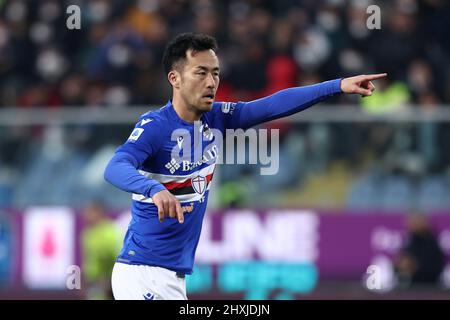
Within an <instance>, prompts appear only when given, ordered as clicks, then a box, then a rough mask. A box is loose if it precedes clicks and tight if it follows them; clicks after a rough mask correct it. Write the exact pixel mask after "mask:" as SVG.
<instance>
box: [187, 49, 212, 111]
mask: <svg viewBox="0 0 450 320" xmlns="http://www.w3.org/2000/svg"><path fill="white" fill-rule="evenodd" d="M218 86H219V59H218V58H217V56H216V54H215V52H214V51H213V50H207V51H199V52H192V50H188V51H187V52H186V62H185V63H184V66H182V70H180V87H179V90H180V94H181V97H182V98H183V100H184V101H185V102H186V103H187V105H188V107H189V108H193V109H195V111H197V112H199V113H203V112H207V111H210V110H211V108H212V105H213V102H214V99H215V96H216V91H217V88H218Z"/></svg>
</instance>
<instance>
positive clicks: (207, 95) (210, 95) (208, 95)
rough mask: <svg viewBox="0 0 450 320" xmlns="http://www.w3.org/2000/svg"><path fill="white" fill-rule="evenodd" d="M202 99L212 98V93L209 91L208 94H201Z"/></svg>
mask: <svg viewBox="0 0 450 320" xmlns="http://www.w3.org/2000/svg"><path fill="white" fill-rule="evenodd" d="M203 98H204V99H209V100H214V94H212V93H210V94H205V95H203Z"/></svg>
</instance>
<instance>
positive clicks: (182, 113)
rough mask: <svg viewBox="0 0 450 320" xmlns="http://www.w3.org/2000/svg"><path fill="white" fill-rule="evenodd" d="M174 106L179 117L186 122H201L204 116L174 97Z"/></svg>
mask: <svg viewBox="0 0 450 320" xmlns="http://www.w3.org/2000/svg"><path fill="white" fill-rule="evenodd" d="M172 106H173V109H174V110H175V112H176V113H177V115H178V117H180V118H181V119H182V120H184V121H186V122H189V123H194V122H195V121H199V120H200V118H201V116H202V115H201V114H199V113H197V112H195V110H193V108H191V107H190V106H188V105H187V104H186V103H185V102H184V101H183V100H181V99H177V97H173V99H172Z"/></svg>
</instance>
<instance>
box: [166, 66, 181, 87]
mask: <svg viewBox="0 0 450 320" xmlns="http://www.w3.org/2000/svg"><path fill="white" fill-rule="evenodd" d="M167 79H168V80H169V82H170V84H171V85H172V87H174V88H177V89H179V88H180V81H181V75H180V73H179V72H178V71H176V70H172V71H170V72H169V73H168V74H167Z"/></svg>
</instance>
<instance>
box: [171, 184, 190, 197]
mask: <svg viewBox="0 0 450 320" xmlns="http://www.w3.org/2000/svg"><path fill="white" fill-rule="evenodd" d="M170 193H171V194H173V195H174V196H181V195H185V194H190V193H196V192H195V190H194V188H192V186H189V187H183V188H175V189H172V190H170Z"/></svg>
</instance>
